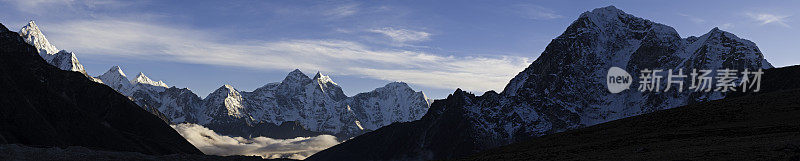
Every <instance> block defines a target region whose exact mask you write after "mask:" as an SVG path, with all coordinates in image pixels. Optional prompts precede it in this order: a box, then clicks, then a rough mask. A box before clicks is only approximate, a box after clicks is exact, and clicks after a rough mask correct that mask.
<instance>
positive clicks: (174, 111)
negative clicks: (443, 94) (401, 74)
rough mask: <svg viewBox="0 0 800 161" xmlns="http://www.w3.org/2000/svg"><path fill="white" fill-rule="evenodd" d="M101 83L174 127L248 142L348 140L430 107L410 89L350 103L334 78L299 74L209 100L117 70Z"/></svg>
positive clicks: (395, 87)
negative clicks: (320, 138)
mask: <svg viewBox="0 0 800 161" xmlns="http://www.w3.org/2000/svg"><path fill="white" fill-rule="evenodd" d="M97 78H98V79H100V80H102V81H103V82H105V83H106V84H107V85H109V86H110V87H112V88H114V89H116V90H117V91H119V92H120V93H122V94H124V95H127V96H129V97H130V98H131V99H132V100H134V101H135V102H136V103H137V104H139V105H140V106H142V107H144V108H146V109H147V108H152V109H157V112H159V113H161V114H163V115H164V116H165V117H166V120H169V122H171V123H184V122H186V123H196V124H200V125H204V126H206V127H208V128H210V129H212V130H215V131H217V132H219V133H221V134H225V135H234V136H244V137H247V136H268V137H275V138H293V137H297V136H315V135H319V134H332V135H336V136H339V137H341V138H343V139H346V138H350V137H353V136H356V135H359V134H362V133H364V132H367V131H370V130H374V129H377V128H379V127H382V126H386V125H389V124H391V123H394V122H408V121H413V120H417V119H419V118H421V117H422V115H424V113H425V112H426V111H427V109H428V107H429V104H428V99H427V97H425V95H424V94H423V93H422V92H416V91H414V90H413V89H411V88H410V87H409V86H408V85H407V84H405V83H401V82H395V83H390V84H387V85H386V86H385V87H381V88H378V89H375V90H374V91H371V92H366V93H361V94H357V95H356V96H354V97H347V96H346V95H345V94H344V92H343V91H342V89H341V87H339V85H338V84H336V83H335V82H333V80H331V78H330V77H328V76H325V75H322V74H321V73H317V74H316V75H315V76H314V77H313V78H309V77H308V76H306V75H305V74H303V73H302V72H301V71H300V70H294V71H292V72H290V73H289V74H288V75H287V76H286V78H284V80H283V81H281V82H276V83H269V84H267V85H265V86H263V87H260V88H258V89H255V90H254V91H252V92H247V91H240V90H238V89H236V88H234V87H233V86H231V85H223V86H221V87H220V88H219V89H217V90H215V91H214V92H212V93H211V94H209V95H208V96H206V97H205V99H201V98H200V97H198V96H197V95H196V94H194V93H193V92H191V91H190V90H189V89H186V88H183V89H178V88H175V87H167V85H166V84H164V83H163V82H161V81H157V82H156V81H153V80H150V79H149V78H147V77H146V76H145V75H144V74H142V73H140V74H139V75H138V76H137V77H136V79H135V80H131V81H128V80H127V77H126V75H125V73H123V72H122V70H121V69H120V68H119V67H116V66H115V67H112V68H111V69H109V70H108V72H106V73H105V74H103V75H101V76H98V77H97Z"/></svg>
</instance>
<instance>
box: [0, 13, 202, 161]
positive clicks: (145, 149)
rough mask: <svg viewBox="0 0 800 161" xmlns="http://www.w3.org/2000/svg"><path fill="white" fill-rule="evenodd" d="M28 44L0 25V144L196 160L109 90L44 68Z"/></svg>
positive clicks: (170, 133) (191, 150) (166, 130)
mask: <svg viewBox="0 0 800 161" xmlns="http://www.w3.org/2000/svg"><path fill="white" fill-rule="evenodd" d="M42 38H43V37H42ZM31 40H41V39H30V38H28V39H25V38H24V37H20V33H15V32H11V31H9V30H8V29H7V28H5V26H3V25H0V97H2V98H3V99H2V100H0V144H24V145H32V146H57V147H67V146H81V147H88V148H93V149H102V150H109V151H128V152H140V153H143V154H150V155H166V154H178V153H183V154H202V152H200V151H199V150H198V149H197V148H195V147H194V146H193V145H191V144H189V142H187V141H186V140H185V139H184V138H183V137H181V136H180V135H179V134H178V133H177V132H176V131H175V130H173V129H172V128H171V127H169V126H168V125H167V124H164V123H163V122H161V121H160V120H159V119H158V118H157V117H155V116H153V115H152V114H150V113H147V112H146V111H144V110H142V109H141V108H140V107H139V106H137V105H136V104H135V103H133V102H132V101H130V100H129V99H127V98H126V97H125V96H123V95H121V94H119V93H118V92H116V91H114V90H113V89H112V88H109V87H108V86H105V85H103V84H100V83H96V82H92V81H91V80H89V79H86V76H85V75H83V74H81V73H77V72H69V71H63V70H61V69H62V68H60V67H56V66H54V65H51V64H48V60H46V59H43V57H42V56H41V55H40V54H42V52H41V51H42V50H41V49H43V48H41V46H39V48H37V47H35V46H32V45H30V44H29V43H31ZM35 42H39V43H33V44H34V45H36V44H39V45H41V44H42V43H41V41H35ZM45 42H46V41H45ZM45 44H46V43H45ZM48 51H49V50H48Z"/></svg>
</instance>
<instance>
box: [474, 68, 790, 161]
mask: <svg viewBox="0 0 800 161" xmlns="http://www.w3.org/2000/svg"><path fill="white" fill-rule="evenodd" d="M798 80H800V66H793V67H785V68H778V69H770V70H767V71H765V76H764V82H762V85H763V86H764V88H763V89H762V90H763V91H762V93H760V94H748V95H742V94H738V95H737V96H733V97H730V96H729V97H728V98H726V99H722V100H716V101H710V102H705V103H698V104H693V105H688V106H683V107H678V108H673V109H668V110H663V111H657V112H653V113H649V114H644V115H640V116H634V117H630V118H625V119H620V120H616V121H611V122H608V123H603V124H599V125H595V126H590V127H586V128H582V129H577V130H572V131H567V132H562V133H556V134H551V135H546V136H542V137H539V138H534V139H531V140H529V141H524V142H520V143H515V144H511V145H508V146H503V147H499V148H495V149H491V150H487V151H484V152H481V153H478V154H475V155H472V156H470V157H467V158H464V159H461V160H764V159H766V160H783V159H789V160H798V159H800V88H798V86H800V83H798Z"/></svg>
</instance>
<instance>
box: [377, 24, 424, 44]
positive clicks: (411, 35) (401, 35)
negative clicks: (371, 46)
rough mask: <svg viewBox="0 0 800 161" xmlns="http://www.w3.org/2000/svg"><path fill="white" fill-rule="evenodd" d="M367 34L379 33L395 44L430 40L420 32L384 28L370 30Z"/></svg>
mask: <svg viewBox="0 0 800 161" xmlns="http://www.w3.org/2000/svg"><path fill="white" fill-rule="evenodd" d="M369 32H373V33H379V34H382V35H384V36H387V37H389V38H391V39H392V40H393V41H395V42H400V43H405V42H415V41H425V40H428V39H430V36H431V34H430V33H427V32H422V31H414V30H408V29H402V28H393V27H384V28H378V29H370V30H369Z"/></svg>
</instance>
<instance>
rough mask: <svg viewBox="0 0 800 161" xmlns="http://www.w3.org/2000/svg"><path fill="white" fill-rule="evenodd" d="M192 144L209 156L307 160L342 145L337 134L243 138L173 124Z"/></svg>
mask: <svg viewBox="0 0 800 161" xmlns="http://www.w3.org/2000/svg"><path fill="white" fill-rule="evenodd" d="M170 126H172V128H174V129H175V130H176V131H178V133H180V134H181V136H183V137H184V138H186V140H188V141H189V143H192V145H194V146H195V147H197V148H198V149H200V151H203V153H206V154H207V155H221V156H228V155H247V156H254V155H255V156H261V157H262V158H269V159H273V158H291V159H305V158H306V157H308V156H311V155H312V154H314V153H317V152H319V151H322V150H324V149H327V148H329V147H331V146H334V145H336V144H339V143H340V142H338V141H336V137H335V136H331V135H319V136H315V137H297V138H294V139H272V138H267V137H255V138H250V139H248V138H243V137H230V136H224V135H219V134H217V133H216V132H214V131H213V130H211V129H208V128H206V127H203V126H201V125H197V124H188V123H183V124H178V125H170Z"/></svg>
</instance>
